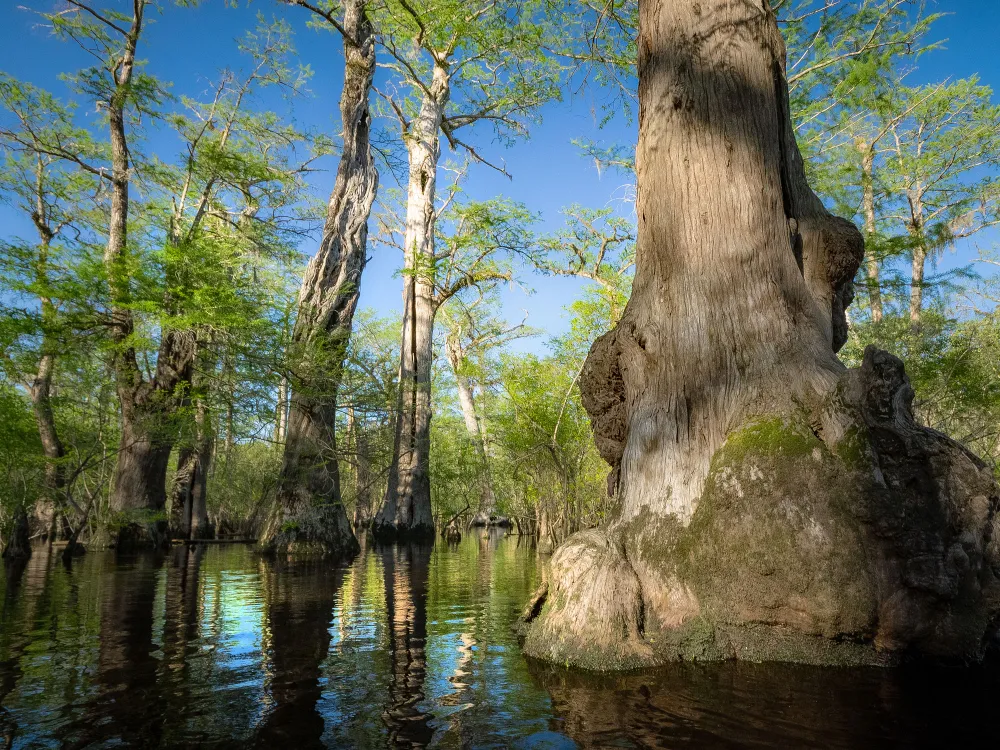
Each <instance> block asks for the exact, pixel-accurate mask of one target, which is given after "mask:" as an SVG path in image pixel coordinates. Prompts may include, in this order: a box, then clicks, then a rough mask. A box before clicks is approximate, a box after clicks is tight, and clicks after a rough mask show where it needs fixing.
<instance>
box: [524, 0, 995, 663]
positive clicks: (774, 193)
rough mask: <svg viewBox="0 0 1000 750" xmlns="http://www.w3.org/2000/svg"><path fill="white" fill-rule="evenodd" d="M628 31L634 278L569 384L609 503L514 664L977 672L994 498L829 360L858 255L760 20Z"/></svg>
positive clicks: (675, 8)
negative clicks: (611, 509) (914, 656)
mask: <svg viewBox="0 0 1000 750" xmlns="http://www.w3.org/2000/svg"><path fill="white" fill-rule="evenodd" d="M639 14H640V26H639V28H640V32H639V102H640V115H639V144H638V149H637V179H638V201H637V206H636V208H637V213H638V217H639V237H638V248H637V256H636V277H635V284H634V286H633V294H632V297H631V299H630V301H629V303H628V306H627V308H626V311H625V313H624V315H623V317H622V320H621V322H620V323H619V325H618V326H617V328H615V329H614V330H613V331H611V332H610V333H608V334H606V335H604V336H602V337H601V338H600V339H598V340H597V342H595V344H594V346H593V347H592V349H591V353H590V356H589V358H588V360H587V363H586V365H585V367H584V370H583V373H582V374H581V378H580V388H581V393H582V395H583V399H584V406H585V407H586V409H587V411H588V412H589V414H590V417H591V421H592V424H593V427H594V433H595V438H596V441H597V445H598V448H599V450H600V451H601V453H602V455H603V456H604V457H605V458H606V459H607V460H608V461H609V463H611V464H612V467H613V470H614V471H615V472H616V475H617V480H618V481H617V484H618V492H619V494H620V497H621V508H620V511H619V513H618V515H617V516H616V517H615V518H613V519H611V520H610V521H608V522H607V523H605V524H604V525H603V526H602V527H600V528H598V529H592V530H587V531H583V532H581V533H579V534H576V535H574V536H573V537H571V538H570V539H569V540H567V541H566V542H565V543H564V544H563V545H562V546H561V547H560V548H559V549H558V550H557V551H556V552H555V554H554V556H553V558H552V561H551V571H550V575H549V579H548V586H547V589H546V591H545V592H544V593H543V594H542V595H541V596H540V597H539V600H538V601H536V602H534V605H533V606H531V607H530V608H529V610H528V611H529V612H530V613H531V614H530V615H529V618H528V619H529V623H528V626H527V630H526V641H525V649H526V651H527V652H528V653H529V654H531V655H533V656H537V657H540V658H544V659H549V660H553V661H556V662H558V663H560V664H565V663H569V664H573V665H577V666H584V667H589V668H592V669H601V670H611V669H622V668H630V667H638V666H647V665H651V664H659V663H662V662H665V661H668V660H671V659H678V658H684V659H719V658H749V659H755V660H762V659H763V660H767V659H780V660H792V661H805V662H821V663H834V662H836V663H884V662H885V661H888V660H891V659H892V658H893V656H894V655H895V654H901V653H903V652H908V651H916V652H925V653H930V654H934V655H936V656H940V657H951V658H957V659H974V658H978V657H980V656H981V655H982V652H983V648H984V645H985V644H986V643H988V642H989V637H990V636H991V631H992V630H994V629H995V628H996V623H997V621H998V618H997V617H996V614H997V609H998V605H997V602H1000V599H998V596H997V595H998V593H1000V590H998V584H997V580H996V577H995V574H994V570H995V569H1000V548H998V539H1000V536H998V534H997V533H996V531H997V529H996V526H997V522H996V519H997V513H996V511H997V508H998V505H1000V498H998V494H997V487H996V485H995V483H994V481H993V478H992V475H991V473H990V471H989V470H988V468H987V467H986V466H985V465H984V464H983V463H982V462H981V461H979V460H978V459H977V458H975V457H974V456H972V455H971V454H970V453H968V452H967V451H966V450H965V449H964V448H962V447H961V446H960V445H958V444H957V443H954V442H952V441H950V440H949V439H947V438H946V437H944V436H943V435H940V434H939V433H936V432H933V431H931V430H928V429H926V428H923V427H921V426H919V425H917V424H916V423H915V422H914V419H913V416H912V412H911V409H910V404H911V401H912V398H913V391H912V389H911V388H910V385H909V383H908V381H907V379H906V375H905V373H904V372H903V369H902V363H901V362H899V360H897V359H896V358H895V357H893V356H892V355H889V354H887V353H885V352H880V351H878V350H876V349H874V348H871V347H870V348H869V350H868V351H866V353H865V358H864V364H863V365H862V367H861V368H860V369H858V370H850V371H848V370H846V369H845V368H844V367H843V365H842V364H841V363H840V362H839V361H838V360H837V358H836V355H835V353H834V352H835V351H836V350H837V349H838V348H839V347H840V346H841V345H842V344H843V342H844V340H845V338H846V324H845V307H846V305H847V304H849V303H850V300H851V297H852V287H851V280H852V279H853V277H854V274H855V272H856V271H857V269H858V266H859V264H860V262H861V260H862V248H863V243H862V238H861V235H860V233H859V232H858V231H857V229H856V228H855V227H854V226H853V225H851V224H850V223H848V222H846V221H843V220H841V219H838V218H836V217H833V216H831V215H829V214H828V213H827V212H826V211H825V210H824V208H823V206H822V204H821V203H820V201H819V200H818V199H817V198H816V196H815V195H814V194H813V193H812V192H811V190H810V189H809V187H808V185H807V184H806V181H805V176H804V170H803V165H802V163H801V157H800V155H799V152H798V149H797V147H796V144H795V141H794V136H793V130H792V126H791V119H790V114H789V110H788V95H787V84H786V82H785V78H784V61H785V53H784V45H783V42H782V40H781V37H780V34H779V32H778V28H777V24H776V21H775V18H774V16H773V14H772V13H771V11H770V9H769V6H768V4H767V3H763V4H754V3H730V4H726V5H703V4H700V3H690V4H688V3H653V2H649V1H648V0H640V5H639Z"/></svg>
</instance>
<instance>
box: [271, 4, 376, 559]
mask: <svg viewBox="0 0 1000 750" xmlns="http://www.w3.org/2000/svg"><path fill="white" fill-rule="evenodd" d="M343 25H344V28H345V30H346V31H347V32H348V34H349V35H350V36H349V37H348V36H345V37H344V58H345V64H344V90H343V92H342V93H341V98H340V112H341V118H342V120H343V124H344V147H343V151H342V153H341V158H340V164H339V166H338V168H337V181H336V183H335V184H334V188H333V193H332V194H331V196H330V203H329V207H328V209H327V217H326V225H325V227H324V230H323V240H322V243H321V244H320V248H319V251H318V252H317V253H316V256H315V257H314V258H313V259H312V261H310V263H309V267H308V268H307V269H306V274H305V277H304V278H303V280H302V289H301V291H300V293H299V310H298V317H297V319H296V321H295V329H294V331H293V332H292V343H291V356H292V358H293V360H295V362H296V366H294V367H293V368H292V371H293V373H294V375H295V381H294V382H293V383H292V397H291V408H290V413H289V418H288V432H287V435H286V436H285V455H284V463H283V466H282V471H281V478H280V480H279V487H278V497H277V509H276V512H275V513H274V514H272V517H271V518H270V519H269V521H268V524H267V526H266V528H265V531H264V534H263V537H262V540H261V542H262V544H263V545H264V546H265V547H269V548H275V549H278V550H280V551H288V550H293V549H294V550H296V551H314V552H329V553H335V554H342V553H349V554H353V553H354V552H356V551H357V549H358V542H357V540H356V539H355V538H354V534H353V533H352V532H351V526H350V523H349V522H348V519H347V513H346V512H345V510H344V506H343V502H342V499H341V493H340V477H339V474H338V470H337V457H336V452H335V451H336V440H335V427H336V399H337V390H338V388H339V387H340V381H341V377H342V374H343V363H344V356H345V354H346V350H347V343H348V339H349V337H350V334H351V324H352V321H353V318H354V310H355V308H356V306H357V302H358V293H359V288H360V283H361V273H362V271H363V270H364V267H365V263H366V261H367V256H366V250H367V239H368V216H369V214H370V212H371V207H372V203H373V202H374V200H375V193H376V190H377V188H378V172H377V171H376V169H375V163H374V160H373V159H372V153H371V145H370V142H369V127H370V124H371V116H370V114H369V109H368V94H369V91H370V89H371V85H372V78H373V76H374V74H375V46H374V44H375V42H374V32H373V29H372V25H371V22H370V21H369V20H368V18H367V16H366V14H365V3H364V2H363V0H350V1H349V2H347V3H346V4H345V6H344V22H343Z"/></svg>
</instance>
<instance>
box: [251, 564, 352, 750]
mask: <svg viewBox="0 0 1000 750" xmlns="http://www.w3.org/2000/svg"><path fill="white" fill-rule="evenodd" d="M263 565H264V569H265V573H264V577H263V582H262V583H263V588H264V602H265V607H266V609H267V626H266V628H265V630H264V633H263V641H264V651H265V653H266V654H267V660H266V662H265V667H264V669H265V672H266V674H267V677H266V679H265V686H266V691H267V698H266V700H267V702H268V703H269V707H268V710H267V713H266V714H265V717H264V720H263V721H262V722H261V724H260V725H259V726H258V728H257V731H256V734H255V737H254V746H256V747H295V748H308V747H320V746H322V743H321V741H320V740H321V738H322V736H323V726H324V721H323V716H322V715H321V714H320V713H319V710H318V703H319V700H320V696H321V694H322V691H323V690H322V684H321V677H322V674H321V671H322V670H321V665H322V663H323V660H324V659H325V658H326V655H327V650H328V649H329V647H330V637H331V636H330V623H331V621H332V619H333V607H334V599H335V597H336V595H337V591H338V590H339V589H340V586H341V584H342V583H343V579H344V571H343V569H342V568H341V567H339V566H338V567H335V566H331V565H330V564H329V563H326V562H323V561H321V560H306V561H297V562H291V561H277V562H271V561H265V562H264V563H263Z"/></svg>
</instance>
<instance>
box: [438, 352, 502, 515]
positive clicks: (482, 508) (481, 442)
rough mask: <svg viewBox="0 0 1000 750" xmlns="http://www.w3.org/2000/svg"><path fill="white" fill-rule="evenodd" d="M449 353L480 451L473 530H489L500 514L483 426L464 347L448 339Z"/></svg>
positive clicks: (464, 413)
mask: <svg viewBox="0 0 1000 750" xmlns="http://www.w3.org/2000/svg"><path fill="white" fill-rule="evenodd" d="M445 349H446V352H447V355H448V363H449V364H450V365H451V371H452V373H453V374H454V375H455V383H456V385H457V387H458V403H459V406H460V407H461V409H462V419H463V420H464V421H465V429H466V430H467V431H468V433H469V439H470V440H472V443H473V445H474V446H475V447H476V453H477V454H478V456H479V463H480V464H481V471H482V476H481V478H480V481H481V483H482V486H481V488H480V494H479V508H478V510H477V512H476V515H475V517H474V518H473V519H472V525H473V526H488V525H489V523H490V518H491V516H493V515H494V514H495V513H496V497H495V496H494V494H493V481H492V477H491V475H490V465H489V457H488V456H487V454H486V439H485V436H484V435H483V431H482V425H481V424H480V422H479V417H478V416H477V415H476V401H475V396H474V395H473V392H472V384H471V383H470V382H469V379H468V377H466V375H465V374H464V373H463V372H462V365H463V361H464V359H465V354H464V352H463V351H462V346H461V344H460V343H459V342H458V341H457V340H455V339H454V338H453V337H450V336H449V337H448V339H447V341H446V342H445Z"/></svg>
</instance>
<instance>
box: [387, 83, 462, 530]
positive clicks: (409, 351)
mask: <svg viewBox="0 0 1000 750" xmlns="http://www.w3.org/2000/svg"><path fill="white" fill-rule="evenodd" d="M449 93H450V82H449V78H448V71H447V70H446V69H445V68H443V67H441V66H440V65H435V67H434V75H433V80H432V82H431V85H430V88H429V89H428V90H427V92H426V93H425V94H424V98H423V100H422V101H421V104H420V114H419V116H418V117H417V118H416V119H415V120H414V121H413V122H412V123H411V125H410V132H408V133H407V134H406V143H407V152H408V156H409V166H410V177H409V185H408V189H407V196H406V233H405V235H404V241H403V242H404V244H403V252H404V265H403V331H402V341H401V344H400V362H399V394H398V396H397V399H396V425H395V433H394V436H393V451H392V463H391V464H390V466H389V483H388V487H387V488H386V492H385V499H384V500H383V504H382V509H381V510H380V511H379V513H378V515H377V516H376V517H375V520H374V522H373V524H372V533H373V534H375V535H376V536H377V537H383V538H393V537H402V536H414V537H433V536H434V519H433V518H432V516H431V482H430V447H431V366H432V364H433V360H434V350H433V335H434V330H433V329H434V300H433V296H434V283H433V281H434V280H433V278H432V274H433V271H434V269H433V264H434V224H435V219H436V207H435V205H434V198H435V189H436V185H437V165H438V159H439V158H440V156H441V141H440V132H441V119H442V117H443V115H444V108H445V104H446V103H447V101H448V96H449Z"/></svg>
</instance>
